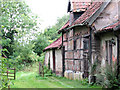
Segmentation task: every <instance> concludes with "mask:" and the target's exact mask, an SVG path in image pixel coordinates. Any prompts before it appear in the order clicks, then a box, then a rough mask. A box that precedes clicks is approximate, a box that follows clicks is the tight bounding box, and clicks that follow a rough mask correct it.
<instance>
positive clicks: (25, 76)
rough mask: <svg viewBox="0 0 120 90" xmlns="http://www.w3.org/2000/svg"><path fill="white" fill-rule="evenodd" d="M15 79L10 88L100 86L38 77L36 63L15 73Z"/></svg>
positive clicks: (63, 79) (58, 78) (56, 78)
mask: <svg viewBox="0 0 120 90" xmlns="http://www.w3.org/2000/svg"><path fill="white" fill-rule="evenodd" d="M16 77H17V79H16V80H13V81H12V83H11V86H10V87H11V88H100V86H89V85H88V84H83V82H81V81H76V80H69V79H66V78H63V77H53V76H51V77H44V78H43V77H40V76H39V75H38V63H36V64H34V65H33V66H29V67H26V68H25V69H24V70H23V71H19V72H17V73H16Z"/></svg>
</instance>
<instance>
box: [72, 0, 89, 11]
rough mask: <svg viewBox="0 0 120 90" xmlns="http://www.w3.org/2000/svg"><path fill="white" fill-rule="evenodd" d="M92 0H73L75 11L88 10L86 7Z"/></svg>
mask: <svg viewBox="0 0 120 90" xmlns="http://www.w3.org/2000/svg"><path fill="white" fill-rule="evenodd" d="M90 3H91V0H85V1H83V0H72V5H73V7H72V8H73V10H72V11H73V12H80V11H86V9H87V8H88V7H89V6H90Z"/></svg>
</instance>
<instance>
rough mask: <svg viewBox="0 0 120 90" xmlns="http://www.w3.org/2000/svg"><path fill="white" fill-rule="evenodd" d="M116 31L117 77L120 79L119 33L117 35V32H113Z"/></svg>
mask: <svg viewBox="0 0 120 90" xmlns="http://www.w3.org/2000/svg"><path fill="white" fill-rule="evenodd" d="M113 33H114V35H115V36H116V38H117V76H116V77H117V79H118V76H119V72H120V71H119V69H120V67H119V54H120V49H119V47H120V45H119V43H120V42H119V35H116V34H115V32H113Z"/></svg>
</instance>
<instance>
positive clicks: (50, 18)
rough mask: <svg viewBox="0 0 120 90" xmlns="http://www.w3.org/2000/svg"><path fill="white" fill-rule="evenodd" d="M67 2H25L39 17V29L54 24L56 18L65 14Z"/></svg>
mask: <svg viewBox="0 0 120 90" xmlns="http://www.w3.org/2000/svg"><path fill="white" fill-rule="evenodd" d="M68 1H69V0H26V4H27V5H28V6H29V7H30V9H31V10H32V12H33V13H34V14H36V15H38V16H39V17H40V24H41V26H40V29H41V30H43V29H45V28H46V27H48V26H52V25H54V24H55V23H56V21H57V18H58V17H62V16H64V15H66V14H67V6H68Z"/></svg>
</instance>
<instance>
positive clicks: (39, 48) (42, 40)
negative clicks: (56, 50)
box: [32, 34, 49, 56]
mask: <svg viewBox="0 0 120 90" xmlns="http://www.w3.org/2000/svg"><path fill="white" fill-rule="evenodd" d="M32 42H33V43H34V47H33V51H34V52H35V53H37V54H38V55H39V56H40V55H41V53H42V52H43V49H44V48H45V47H46V46H48V45H49V41H48V40H47V38H46V37H45V36H44V35H43V34H40V35H38V37H37V39H36V40H33V41H32Z"/></svg>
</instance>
